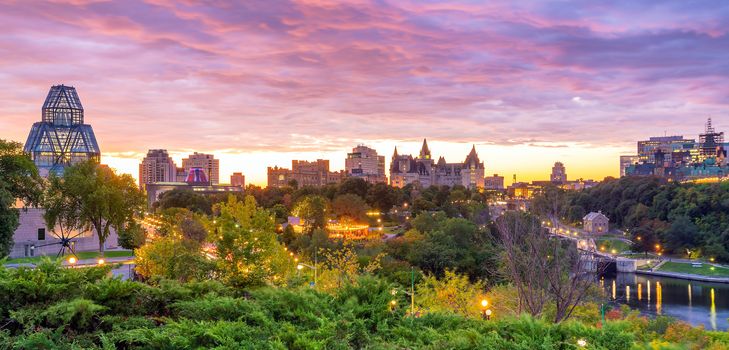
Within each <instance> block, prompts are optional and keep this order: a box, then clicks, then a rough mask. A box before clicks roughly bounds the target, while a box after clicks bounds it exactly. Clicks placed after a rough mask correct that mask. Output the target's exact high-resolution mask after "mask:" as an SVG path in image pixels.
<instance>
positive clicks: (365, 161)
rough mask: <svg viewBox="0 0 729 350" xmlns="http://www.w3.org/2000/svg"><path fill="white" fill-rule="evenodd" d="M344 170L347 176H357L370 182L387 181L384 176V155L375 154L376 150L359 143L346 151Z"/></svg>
mask: <svg viewBox="0 0 729 350" xmlns="http://www.w3.org/2000/svg"><path fill="white" fill-rule="evenodd" d="M344 172H345V174H346V176H349V177H359V178H362V179H364V180H365V181H367V182H370V183H378V182H387V177H386V176H385V156H380V155H377V151H375V150H374V149H372V148H369V147H367V146H364V145H359V146H357V147H355V148H353V149H352V152H351V153H347V159H345V160H344Z"/></svg>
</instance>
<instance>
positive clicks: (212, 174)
mask: <svg viewBox="0 0 729 350" xmlns="http://www.w3.org/2000/svg"><path fill="white" fill-rule="evenodd" d="M182 168H183V169H184V170H185V174H187V173H189V172H190V169H192V168H203V169H205V173H206V174H207V175H208V179H209V180H210V183H211V184H213V185H217V184H219V183H220V159H215V156H214V155H212V154H204V153H197V152H195V153H193V154H191V155H189V156H187V158H184V159H182Z"/></svg>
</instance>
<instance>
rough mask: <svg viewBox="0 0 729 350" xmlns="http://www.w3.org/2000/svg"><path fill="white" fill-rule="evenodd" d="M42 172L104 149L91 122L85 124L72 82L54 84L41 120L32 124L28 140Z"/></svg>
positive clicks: (94, 155) (60, 168) (56, 169)
mask: <svg viewBox="0 0 729 350" xmlns="http://www.w3.org/2000/svg"><path fill="white" fill-rule="evenodd" d="M25 152H27V153H29V154H30V156H31V158H32V159H33V161H34V162H35V165H36V166H37V167H38V171H39V172H40V174H41V175H42V176H47V175H48V173H50V172H53V173H56V174H62V173H63V169H64V168H65V167H66V166H69V165H71V164H74V163H78V162H81V161H85V160H89V159H93V160H96V161H99V159H100V157H101V152H100V151H99V145H98V143H96V137H95V136H94V130H93V129H91V125H88V124H84V108H83V106H81V101H80V100H79V98H78V94H76V89H75V88H74V87H72V86H65V85H55V86H52V87H51V91H49V92H48V96H47V97H46V101H45V102H44V103H43V109H42V120H41V121H40V122H36V123H34V124H33V127H32V128H31V129H30V134H29V135H28V140H27V141H26V142H25Z"/></svg>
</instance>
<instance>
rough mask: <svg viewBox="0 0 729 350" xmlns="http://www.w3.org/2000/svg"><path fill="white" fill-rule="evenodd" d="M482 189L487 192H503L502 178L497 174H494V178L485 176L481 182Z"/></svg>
mask: <svg viewBox="0 0 729 350" xmlns="http://www.w3.org/2000/svg"><path fill="white" fill-rule="evenodd" d="M483 188H485V189H487V190H503V189H504V177H503V176H499V174H494V176H486V177H485V178H484V181H483Z"/></svg>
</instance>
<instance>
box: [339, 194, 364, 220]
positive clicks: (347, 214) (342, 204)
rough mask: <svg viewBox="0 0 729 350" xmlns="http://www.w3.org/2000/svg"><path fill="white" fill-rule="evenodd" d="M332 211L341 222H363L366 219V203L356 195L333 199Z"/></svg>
mask: <svg viewBox="0 0 729 350" xmlns="http://www.w3.org/2000/svg"><path fill="white" fill-rule="evenodd" d="M332 211H333V212H334V215H336V217H337V219H339V220H342V221H347V222H363V221H365V220H366V219H367V203H365V201H364V200H363V199H362V197H360V196H358V195H356V194H343V195H340V196H337V197H336V198H334V201H333V202H332Z"/></svg>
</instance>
